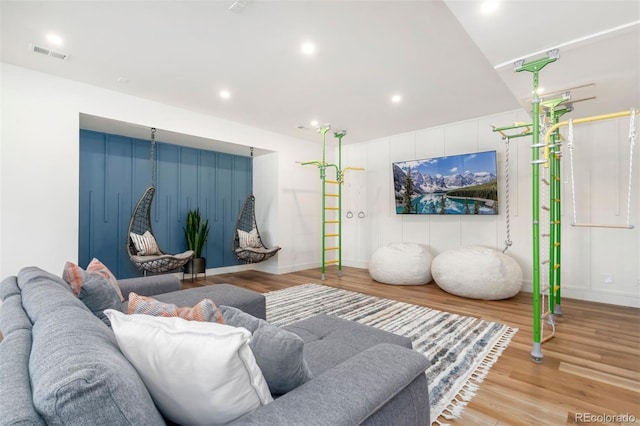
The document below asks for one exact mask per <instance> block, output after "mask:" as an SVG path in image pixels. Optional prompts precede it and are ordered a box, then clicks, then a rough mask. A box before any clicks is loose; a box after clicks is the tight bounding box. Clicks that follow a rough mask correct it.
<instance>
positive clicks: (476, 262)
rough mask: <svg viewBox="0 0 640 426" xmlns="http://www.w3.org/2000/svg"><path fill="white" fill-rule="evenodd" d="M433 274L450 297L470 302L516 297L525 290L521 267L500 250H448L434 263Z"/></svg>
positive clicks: (432, 266) (474, 248) (478, 248)
mask: <svg viewBox="0 0 640 426" xmlns="http://www.w3.org/2000/svg"><path fill="white" fill-rule="evenodd" d="M431 273H432V274H433V279H434V281H435V282H436V284H438V286H439V287H440V288H441V289H443V290H444V291H446V292H447V293H451V294H455V295H456V296H462V297H469V298H471V299H484V300H500V299H508V298H509V297H513V296H515V295H516V294H518V292H519V291H520V288H521V286H522V269H521V268H520V265H518V263H517V262H516V261H515V260H513V258H511V257H509V256H507V255H506V254H504V253H502V252H501V251H499V250H496V249H492V248H488V247H481V246H472V247H462V248H458V249H453V250H448V251H445V252H444V253H441V254H439V255H438V256H436V258H435V259H433V263H432V264H431Z"/></svg>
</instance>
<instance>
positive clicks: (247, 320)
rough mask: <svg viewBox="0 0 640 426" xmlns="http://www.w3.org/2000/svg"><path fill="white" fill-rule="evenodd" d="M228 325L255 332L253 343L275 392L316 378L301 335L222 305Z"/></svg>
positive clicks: (253, 348) (256, 354)
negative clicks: (310, 367)
mask: <svg viewBox="0 0 640 426" xmlns="http://www.w3.org/2000/svg"><path fill="white" fill-rule="evenodd" d="M220 312H221V313H222V319H223V320H224V323H225V324H227V325H231V326H234V327H243V328H246V329H247V330H249V331H250V332H251V334H252V335H253V336H252V337H251V341H250V343H249V347H251V350H252V351H253V355H254V356H255V358H256V362H257V363H258V367H260V370H262V375H263V376H264V378H265V379H266V381H267V384H268V385H269V390H270V391H271V393H272V394H273V395H281V394H284V393H287V392H289V391H290V390H292V389H295V388H296V387H298V386H300V385H301V384H303V383H305V382H306V381H308V380H310V379H311V378H312V374H311V371H310V370H309V367H308V366H307V362H306V361H305V360H304V353H303V350H304V341H303V340H302V338H300V336H298V335H297V334H294V333H292V332H290V331H287V330H283V329H281V328H280V327H278V326H275V325H273V324H269V323H268V322H266V321H265V320H261V319H258V318H256V317H254V316H251V315H249V314H247V313H245V312H242V311H241V310H240V309H237V308H233V307H231V306H220Z"/></svg>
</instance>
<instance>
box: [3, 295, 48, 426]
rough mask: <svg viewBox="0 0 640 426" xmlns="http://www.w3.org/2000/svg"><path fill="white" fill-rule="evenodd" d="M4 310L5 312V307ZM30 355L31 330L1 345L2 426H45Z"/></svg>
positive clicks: (7, 338)
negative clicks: (34, 396) (35, 394)
mask: <svg viewBox="0 0 640 426" xmlns="http://www.w3.org/2000/svg"><path fill="white" fill-rule="evenodd" d="M2 309H3V311H4V305H3V308H2ZM4 313H5V312H3V314H4ZM30 353H31V331H30V330H25V329H20V330H15V331H13V332H12V333H10V334H9V333H8V334H7V335H5V337H4V339H3V340H2V342H0V383H2V386H0V413H2V416H1V420H0V423H2V424H3V425H5V424H6V425H44V424H45V423H44V421H43V420H42V418H41V417H40V416H39V415H38V413H37V412H36V409H35V408H34V406H33V400H32V398H31V386H30V384H29V354H30Z"/></svg>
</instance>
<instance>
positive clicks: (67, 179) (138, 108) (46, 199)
mask: <svg viewBox="0 0 640 426" xmlns="http://www.w3.org/2000/svg"><path fill="white" fill-rule="evenodd" d="M0 71H1V76H0V78H1V80H0V81H1V86H0V87H1V108H2V117H1V122H0V125H1V130H0V132H1V133H0V252H1V253H2V256H1V258H0V277H5V276H8V275H13V274H16V273H17V272H18V271H19V270H20V268H22V267H24V266H28V265H36V266H39V267H42V268H43V269H46V270H48V271H50V272H53V273H60V272H61V271H62V267H63V266H64V262H65V261H68V260H70V261H77V255H78V188H79V183H78V175H79V171H78V170H79V166H78V161H79V131H78V129H79V114H80V113H85V114H91V115H95V116H99V117H105V118H109V119H113V120H119V121H123V122H129V123H134V124H137V125H142V126H148V127H157V128H159V129H163V130H168V131H172V132H176V133H183V134H187V135H194V136H199V137H202V138H208V139H215V140H221V141H227V142H231V143H237V144H241V145H246V146H254V147H256V148H263V149H267V150H271V151H275V154H271V155H268V156H267V157H266V158H264V159H262V158H256V170H255V175H256V179H255V181H256V183H257V185H256V190H255V191H254V192H255V194H256V198H257V205H258V208H259V209H260V208H262V207H264V209H265V210H264V211H260V212H259V215H260V218H259V220H262V221H264V223H265V225H263V224H262V223H259V227H260V230H261V233H263V234H264V235H265V237H266V239H267V240H268V242H269V243H270V244H278V245H280V246H282V247H283V250H281V252H280V253H279V254H278V256H277V257H276V258H274V259H273V260H272V261H270V263H268V264H265V265H261V267H264V268H266V269H269V270H272V271H275V272H279V271H280V270H294V269H299V268H300V266H299V265H308V264H313V262H315V265H316V266H317V265H318V260H317V259H318V256H317V255H316V253H315V252H314V251H313V250H310V249H301V250H297V247H298V246H299V245H300V241H307V240H308V239H309V238H313V239H314V240H316V241H317V240H319V232H318V231H317V230H316V229H315V225H316V222H313V223H309V222H308V220H310V219H314V220H315V218H310V217H309V216H308V215H307V216H304V215H303V216H298V215H297V213H298V211H299V210H301V209H302V210H305V211H306V210H308V211H311V210H313V207H314V203H315V210H316V211H318V210H319V203H320V196H319V190H318V187H317V186H313V184H315V183H316V179H315V177H316V176H315V175H314V174H313V173H312V172H311V171H309V172H303V171H302V170H300V169H302V167H300V166H299V165H297V164H295V160H304V159H306V158H307V157H312V156H316V155H317V152H318V150H319V145H318V144H314V143H310V142H307V141H303V140H298V139H294V138H290V137H286V136H282V135H278V134H275V133H271V132H267V131H264V130H261V129H256V128H252V127H249V126H246V125H243V124H239V123H234V122H230V121H226V120H222V119H218V118H215V117H211V116H207V115H204V114H198V113H194V112H191V111H187V110H183V109H180V108H175V107H171V106H168V105H164V104H160V103H157V102H151V101H147V100H144V99H140V98H136V97H132V96H127V95H124V94H121V93H117V92H113V91H109V90H105V89H100V88H97V87H95V86H89V85H86V84H82V83H78V82H74V81H70V80H66V79H62V78H58V77H54V76H51V75H48V74H43V73H38V72H34V71H31V70H27V69H24V68H20V67H16V66H13V65H9V64H4V63H3V64H1V69H0ZM258 190H259V191H260V192H262V193H259V192H258ZM307 191H309V192H313V191H316V193H315V196H313V197H307V196H305V197H302V198H304V199H301V197H300V193H301V192H303V193H305V194H306V192H307ZM298 203H301V204H298ZM293 217H295V220H292V218H293ZM289 219H291V220H289ZM229 247H231V242H229Z"/></svg>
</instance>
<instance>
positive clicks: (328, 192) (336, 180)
mask: <svg viewBox="0 0 640 426" xmlns="http://www.w3.org/2000/svg"><path fill="white" fill-rule="evenodd" d="M329 130H331V125H329V124H326V125H324V126H323V127H320V128H319V129H318V132H319V133H320V134H322V160H320V161H306V162H304V163H302V165H303V166H306V165H314V166H316V167H318V169H319V170H320V180H321V181H322V263H321V269H322V276H321V278H322V279H323V280H324V279H325V273H326V267H327V265H337V267H338V276H339V277H341V276H342V184H343V183H344V173H345V172H346V171H347V170H364V169H363V168H360V167H346V168H344V169H343V168H342V138H343V137H344V136H345V135H346V134H347V131H346V130H339V131H336V132H334V133H333V135H334V136H335V137H336V139H338V163H337V164H332V163H327V147H326V135H327V132H328V131H329ZM327 169H329V170H333V171H334V176H332V177H333V178H328V176H327ZM333 253H335V256H332V254H333ZM328 257H330V259H328Z"/></svg>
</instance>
